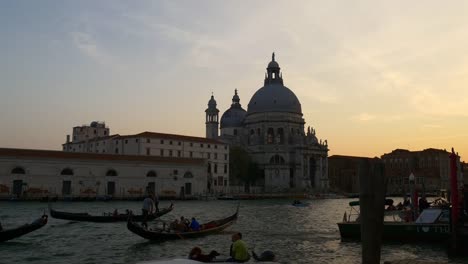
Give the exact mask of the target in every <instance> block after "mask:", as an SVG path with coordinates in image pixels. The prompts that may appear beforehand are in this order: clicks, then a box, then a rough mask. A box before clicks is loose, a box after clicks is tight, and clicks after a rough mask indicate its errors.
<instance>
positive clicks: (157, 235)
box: [127, 211, 238, 241]
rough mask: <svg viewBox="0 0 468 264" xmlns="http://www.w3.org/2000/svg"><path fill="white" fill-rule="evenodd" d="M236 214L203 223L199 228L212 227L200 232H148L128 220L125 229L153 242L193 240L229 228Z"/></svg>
mask: <svg viewBox="0 0 468 264" xmlns="http://www.w3.org/2000/svg"><path fill="white" fill-rule="evenodd" d="M237 215H238V212H237V211H236V213H235V214H233V215H232V216H229V217H227V218H224V219H220V220H215V221H211V222H208V223H205V224H203V225H201V226H208V225H213V227H212V228H207V229H204V230H201V231H191V232H175V231H171V232H166V231H162V230H148V229H146V228H144V227H142V226H141V225H139V224H137V223H134V222H133V221H132V219H130V220H129V221H128V223H127V228H128V230H130V231H131V232H132V233H134V234H137V235H139V236H141V237H143V238H146V239H149V240H153V241H166V240H175V239H186V238H195V237H201V236H206V235H210V234H215V233H219V232H221V231H222V230H224V229H226V228H227V227H229V226H231V225H232V224H233V223H234V222H235V221H236V220H237Z"/></svg>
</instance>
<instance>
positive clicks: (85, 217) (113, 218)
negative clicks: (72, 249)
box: [50, 205, 173, 223]
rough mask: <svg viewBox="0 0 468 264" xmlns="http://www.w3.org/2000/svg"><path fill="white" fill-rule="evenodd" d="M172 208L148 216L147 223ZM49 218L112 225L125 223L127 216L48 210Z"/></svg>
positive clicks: (138, 216)
mask: <svg viewBox="0 0 468 264" xmlns="http://www.w3.org/2000/svg"><path fill="white" fill-rule="evenodd" d="M172 209H173V206H172V205H171V206H170V207H168V208H164V209H162V210H160V211H159V212H157V213H155V214H152V215H148V217H147V219H146V220H147V221H151V220H154V219H156V218H158V217H161V216H163V215H165V214H167V213H169V212H170V211H172ZM50 216H52V217H53V218H57V219H62V220H70V221H82V222H95V223H113V222H126V221H127V220H128V215H127V214H119V215H102V216H97V215H90V214H88V213H69V212H60V211H56V210H53V209H50ZM143 220H144V217H143V216H142V215H135V216H133V221H136V222H141V221H143Z"/></svg>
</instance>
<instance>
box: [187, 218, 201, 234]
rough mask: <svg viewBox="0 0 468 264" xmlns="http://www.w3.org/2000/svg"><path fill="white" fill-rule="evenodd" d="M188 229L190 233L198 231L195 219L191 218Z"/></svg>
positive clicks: (198, 227)
mask: <svg viewBox="0 0 468 264" xmlns="http://www.w3.org/2000/svg"><path fill="white" fill-rule="evenodd" d="M189 228H190V230H192V231H200V224H199V223H198V222H197V220H196V219H195V217H192V222H191V223H190V226H189Z"/></svg>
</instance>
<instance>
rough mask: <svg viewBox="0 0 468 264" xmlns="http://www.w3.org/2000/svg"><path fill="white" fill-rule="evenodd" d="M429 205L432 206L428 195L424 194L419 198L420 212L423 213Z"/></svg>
mask: <svg viewBox="0 0 468 264" xmlns="http://www.w3.org/2000/svg"><path fill="white" fill-rule="evenodd" d="M429 207H430V204H429V202H427V200H426V197H425V196H422V197H421V198H420V199H419V213H422V211H424V210H425V209H427V208H429Z"/></svg>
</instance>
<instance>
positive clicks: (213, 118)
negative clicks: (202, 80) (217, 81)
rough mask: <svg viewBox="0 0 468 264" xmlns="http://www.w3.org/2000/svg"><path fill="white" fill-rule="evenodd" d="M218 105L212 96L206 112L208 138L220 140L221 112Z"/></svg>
mask: <svg viewBox="0 0 468 264" xmlns="http://www.w3.org/2000/svg"><path fill="white" fill-rule="evenodd" d="M216 105H217V104H216V100H215V99H214V96H213V95H211V99H210V101H208V108H207V109H206V110H205V113H206V122H205V124H206V138H212V139H216V138H218V124H219V110H218V108H216Z"/></svg>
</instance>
